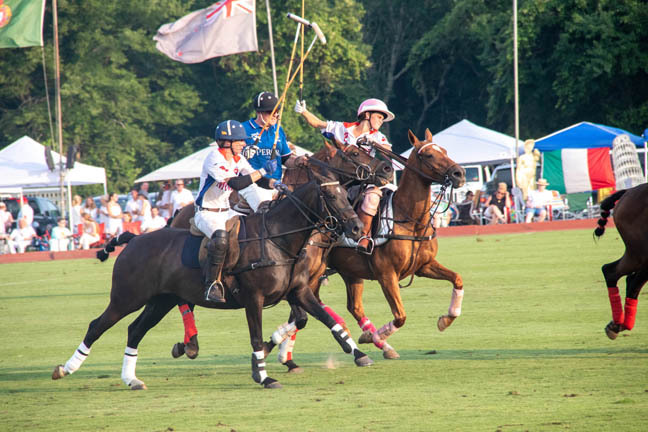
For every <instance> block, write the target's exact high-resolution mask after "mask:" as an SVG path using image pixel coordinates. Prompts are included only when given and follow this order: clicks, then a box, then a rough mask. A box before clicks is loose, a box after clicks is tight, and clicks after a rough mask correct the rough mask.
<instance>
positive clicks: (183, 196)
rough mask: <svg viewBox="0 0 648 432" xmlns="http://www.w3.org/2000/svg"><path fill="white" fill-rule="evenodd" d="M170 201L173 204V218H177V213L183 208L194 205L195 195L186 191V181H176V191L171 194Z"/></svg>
mask: <svg viewBox="0 0 648 432" xmlns="http://www.w3.org/2000/svg"><path fill="white" fill-rule="evenodd" d="M169 201H170V204H171V217H173V216H175V214H176V212H177V211H178V210H180V209H181V208H182V207H184V206H188V205H189V204H193V202H194V198H193V194H192V193H191V191H190V190H189V189H185V187H184V180H176V181H175V190H174V191H173V192H171V197H170V198H169Z"/></svg>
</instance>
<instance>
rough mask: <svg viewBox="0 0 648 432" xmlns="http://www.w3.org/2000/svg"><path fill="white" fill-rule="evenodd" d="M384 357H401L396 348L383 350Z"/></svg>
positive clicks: (394, 358) (391, 358) (388, 358)
mask: <svg viewBox="0 0 648 432" xmlns="http://www.w3.org/2000/svg"><path fill="white" fill-rule="evenodd" d="M383 357H384V358H386V359H387V360H396V359H399V358H400V355H399V354H398V353H397V352H396V350H395V349H393V348H392V349H387V350H384V351H383Z"/></svg>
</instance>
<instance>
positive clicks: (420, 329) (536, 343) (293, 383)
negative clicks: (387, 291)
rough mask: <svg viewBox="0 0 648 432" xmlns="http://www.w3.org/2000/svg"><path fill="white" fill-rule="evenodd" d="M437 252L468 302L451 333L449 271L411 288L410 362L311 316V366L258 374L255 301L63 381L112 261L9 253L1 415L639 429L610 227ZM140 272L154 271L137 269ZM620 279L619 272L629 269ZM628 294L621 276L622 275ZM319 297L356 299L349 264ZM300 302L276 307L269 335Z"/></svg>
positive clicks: (405, 339) (200, 425) (63, 420)
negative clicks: (278, 385) (440, 323)
mask: <svg viewBox="0 0 648 432" xmlns="http://www.w3.org/2000/svg"><path fill="white" fill-rule="evenodd" d="M439 243H440V252H439V256H438V259H439V261H440V262H441V263H442V264H443V265H445V266H446V267H448V268H451V269H453V270H455V271H457V272H459V273H460V274H461V275H462V277H463V279H464V283H465V289H466V294H465V300H464V304H463V314H462V316H461V317H460V318H459V319H457V320H456V321H455V323H454V324H453V325H452V326H451V327H450V328H449V329H448V330H446V331H445V332H444V333H439V332H438V331H437V330H436V319H437V317H438V316H439V315H441V314H443V313H445V312H446V311H447V308H448V305H449V301H450V294H451V285H450V284H448V283H447V282H443V281H430V280H425V279H421V278H416V279H415V282H414V284H413V285H412V286H411V287H409V288H406V289H403V290H402V292H401V294H402V296H403V300H404V303H405V307H406V311H407V322H406V324H405V327H404V328H403V329H402V330H400V331H399V332H397V333H396V334H395V335H394V336H392V337H391V338H390V340H389V341H390V343H391V344H392V345H393V346H394V348H395V349H396V350H397V351H398V352H399V353H400V354H401V359H400V360H396V361H387V360H384V359H382V356H381V353H380V352H379V351H378V350H376V349H375V348H374V347H372V346H371V347H370V346H367V345H363V346H361V348H362V349H365V351H366V352H367V353H368V354H369V355H370V356H371V357H372V358H373V359H374V360H375V365H374V366H372V367H370V368H357V367H355V366H354V365H353V361H352V359H351V358H350V356H348V355H345V354H343V353H342V352H341V350H340V349H339V347H338V345H337V344H336V343H335V341H334V340H333V338H332V337H331V335H330V332H329V331H328V330H327V329H326V328H325V327H324V326H323V325H321V324H320V323H319V322H316V321H315V320H313V319H311V321H310V322H309V324H308V327H307V329H306V330H304V331H302V332H300V333H299V337H298V340H297V348H296V350H295V359H296V361H297V363H299V364H300V365H301V366H303V367H304V368H305V373H304V374H301V375H289V374H286V373H284V368H283V366H281V365H278V364H277V362H276V352H273V353H272V354H271V356H270V357H269V359H268V371H269V374H270V375H271V376H273V377H274V378H277V379H279V380H280V381H281V382H282V383H283V384H284V388H283V389H282V390H275V391H268V390H262V389H261V388H260V387H259V386H258V385H256V384H254V383H253V381H252V379H251V378H250V354H251V348H250V345H249V336H248V331H247V325H246V323H245V318H244V313H243V311H210V310H206V309H198V311H197V321H198V329H199V338H200V346H201V352H200V355H199V357H198V358H197V359H196V360H193V361H191V360H188V359H186V358H182V359H177V360H174V359H172V358H171V356H170V349H171V346H172V345H173V343H175V342H177V341H178V340H180V339H181V338H182V334H183V333H182V332H183V330H182V322H181V319H180V315H179V313H178V312H177V310H173V311H172V312H171V313H170V314H169V315H168V316H167V317H166V318H165V319H164V320H163V321H162V322H161V323H160V324H159V325H158V326H157V327H156V328H154V329H153V330H151V332H150V333H149V334H148V335H147V336H146V338H145V339H144V340H143V341H142V343H141V344H140V359H139V362H138V377H139V378H140V379H142V380H143V381H144V382H146V383H147V385H148V386H149V389H150V390H148V391H145V392H133V391H130V390H128V389H127V388H126V387H125V385H124V384H123V383H122V382H121V380H120V377H119V376H120V371H121V361H122V357H123V350H124V347H125V343H126V337H127V326H128V324H130V323H131V322H132V321H133V320H134V319H135V318H136V316H137V315H136V314H133V315H131V316H129V317H127V318H126V319H124V320H122V321H121V322H119V323H118V324H117V325H115V326H114V327H113V328H112V329H110V330H109V331H108V332H106V333H105V334H104V336H103V337H102V338H101V339H99V340H98V341H97V342H96V343H95V344H94V346H93V348H92V352H91V354H90V357H89V358H88V360H87V361H86V362H85V363H84V365H83V366H82V368H81V369H80V370H79V371H78V372H77V373H75V374H73V375H72V376H69V377H66V378H65V379H63V380H59V381H52V380H51V379H50V374H51V371H52V369H53V367H54V366H55V365H56V364H58V363H64V362H65V361H66V360H67V359H68V358H69V356H70V355H71V354H72V352H73V351H74V349H75V348H76V347H77V346H78V344H79V343H80V341H81V340H82V338H83V336H84V334H85V331H86V329H87V326H88V324H89V322H90V321H91V320H92V319H94V318H96V317H97V316H98V315H99V314H100V313H101V312H102V311H103V310H104V308H105V307H106V305H107V303H108V299H109V292H110V280H111V274H110V269H111V267H112V265H113V263H114V261H113V260H110V261H108V262H106V263H99V262H97V261H95V260H77V261H56V262H45V263H23V264H4V265H2V266H0V274H1V275H2V278H1V281H0V283H1V284H0V298H1V299H2V302H0V328H1V329H2V330H3V331H2V332H0V335H1V336H0V338H1V339H0V341H1V342H2V346H3V347H5V352H4V354H3V356H0V413H1V414H2V418H3V429H5V430H18V429H23V430H24V429H28V430H52V431H54V430H56V431H59V430H124V431H129V430H133V431H135V430H137V431H142V430H146V431H149V430H151V431H164V430H176V431H185V430H186V431H190V430H191V431H193V430H216V431H218V430H223V431H230V430H236V431H257V430H264V431H268V430H297V431H302V430H303V431H308V430H312V431H332V430H335V431H338V430H348V431H358V430H360V431H362V430H365V431H382V430H390V431H393V430H408V431H429V430H441V429H443V430H460V431H470V430H475V431H483V430H492V431H496V430H500V431H518V430H520V431H521V430H533V431H536V430H550V431H557V430H588V431H589V430H624V431H633V430H636V431H640V430H645V425H646V424H648V314H647V313H646V312H645V309H646V308H648V306H646V305H645V304H646V303H648V302H646V301H645V300H644V299H646V298H647V297H645V293H643V294H642V295H641V296H640V302H639V310H638V313H637V325H636V327H635V329H634V330H633V331H632V332H630V333H627V332H626V333H623V334H622V335H623V336H619V338H618V339H617V340H616V341H610V340H608V339H607V338H606V337H605V335H604V332H603V327H604V326H605V324H606V323H607V322H608V321H609V319H610V315H611V314H610V307H609V303H608V300H607V293H606V290H605V283H604V281H603V277H602V274H601V272H600V267H601V265H602V264H604V263H606V262H610V261H613V260H615V259H617V258H619V257H620V256H621V254H622V252H623V244H622V242H621V240H620V239H619V236H618V234H617V233H616V231H614V230H609V231H608V232H607V233H606V235H605V236H604V237H603V238H602V239H601V240H600V241H599V242H598V243H595V242H594V241H593V240H592V236H591V231H590V230H580V231H561V232H553V233H552V232H549V233H531V234H514V235H501V236H500V235H497V236H481V237H453V238H440V239H439ZM142 271H143V273H145V272H146V271H147V269H143V270H142ZM621 283H624V281H621ZM620 288H621V291H622V292H624V285H620ZM322 298H323V300H324V301H325V302H326V303H327V304H329V305H330V306H331V307H333V308H334V309H335V310H336V311H338V313H340V314H341V315H342V316H343V317H344V318H345V319H346V320H347V322H348V324H349V327H350V328H351V329H352V331H353V333H354V337H355V338H356V339H357V337H358V335H359V334H360V330H359V328H358V327H357V326H356V324H355V323H354V322H353V318H352V317H351V316H350V314H349V313H348V312H346V310H345V307H346V297H345V291H344V287H343V284H342V282H341V280H340V279H339V277H333V278H331V283H330V285H328V286H325V287H323V289H322ZM364 301H365V309H366V311H367V314H368V316H369V317H370V318H371V320H372V321H373V322H374V323H375V324H376V325H377V326H380V325H382V324H384V323H386V322H388V321H389V320H391V319H392V316H391V312H390V311H389V307H388V305H387V303H386V302H385V300H384V298H383V296H382V292H381V289H380V287H379V286H378V284H377V283H375V282H369V283H367V286H366V289H365V294H364ZM287 316H288V307H287V305H285V304H280V305H279V306H277V307H275V308H272V309H268V310H266V311H264V324H265V325H264V328H265V332H264V333H265V334H266V335H267V336H269V335H270V333H271V332H272V331H273V330H274V327H275V326H276V325H278V324H280V323H281V322H283V321H284V320H285V319H286V317H287Z"/></svg>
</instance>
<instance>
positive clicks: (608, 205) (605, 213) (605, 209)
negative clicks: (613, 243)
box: [594, 189, 627, 237]
mask: <svg viewBox="0 0 648 432" xmlns="http://www.w3.org/2000/svg"><path fill="white" fill-rule="evenodd" d="M626 191H627V189H622V190H620V191H616V192H615V193H613V194H612V195H610V196H609V197H607V198H605V199H604V200H603V201H601V217H600V218H599V220H598V222H597V224H598V227H597V228H596V229H595V230H594V235H595V236H596V237H601V236H602V235H603V234H605V225H606V224H607V220H608V217H610V210H612V209H613V208H614V206H615V205H616V202H617V201H618V200H619V198H621V196H623V194H624V193H626Z"/></svg>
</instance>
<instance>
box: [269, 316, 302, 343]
mask: <svg viewBox="0 0 648 432" xmlns="http://www.w3.org/2000/svg"><path fill="white" fill-rule="evenodd" d="M296 331H297V326H296V325H295V322H294V321H293V322H290V323H283V324H281V325H280V326H279V327H277V330H275V332H274V333H272V342H274V343H275V344H280V343H282V342H283V341H284V340H286V338H289V337H290V336H292V335H294V334H295V332H296Z"/></svg>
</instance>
